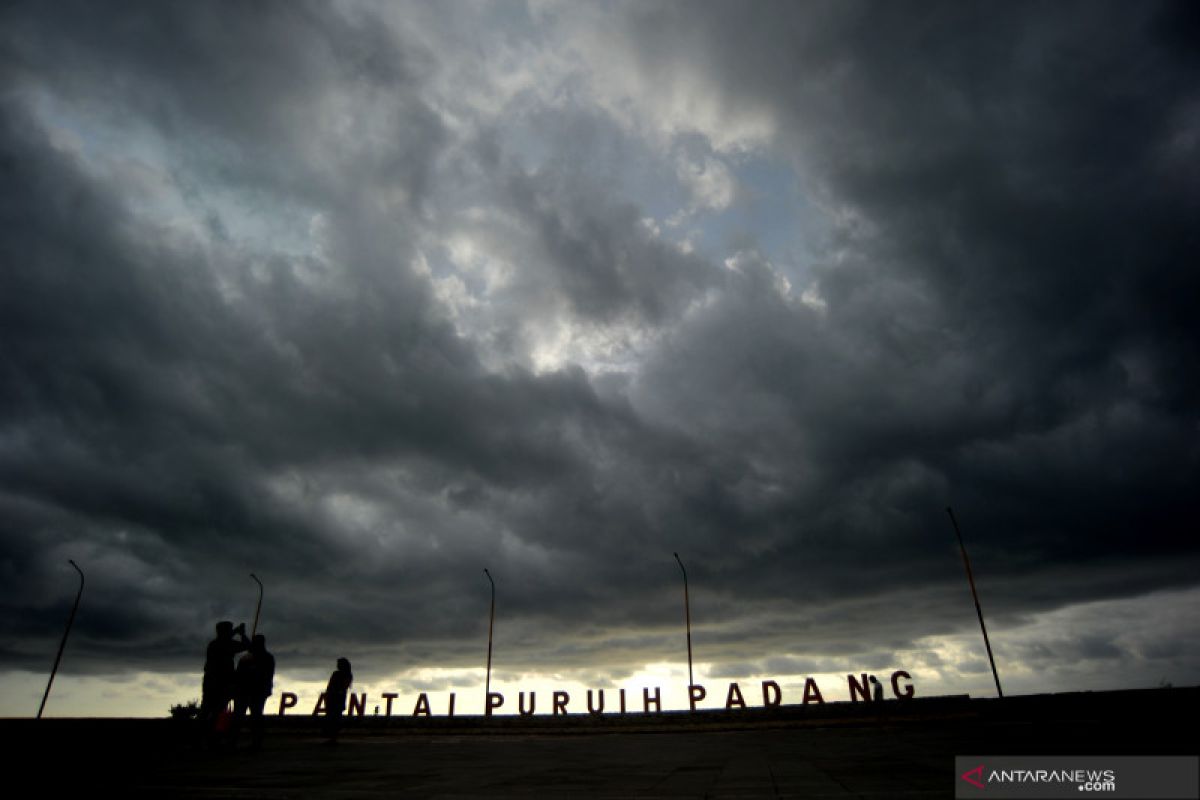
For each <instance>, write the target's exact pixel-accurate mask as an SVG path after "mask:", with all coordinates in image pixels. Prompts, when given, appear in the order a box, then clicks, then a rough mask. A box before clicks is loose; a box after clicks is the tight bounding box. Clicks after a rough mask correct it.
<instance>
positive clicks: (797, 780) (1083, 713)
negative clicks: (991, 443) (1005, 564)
mask: <svg viewBox="0 0 1200 800" xmlns="http://www.w3.org/2000/svg"><path fill="white" fill-rule="evenodd" d="M1196 700H1197V691H1196V690H1194V689H1176V690H1159V691H1153V692H1143V693H1129V692H1125V693H1097V694H1094V695H1093V694H1083V695H1068V696H1047V697H1042V698H1012V699H1011V700H1007V699H1006V700H1005V701H994V700H993V701H979V700H975V701H969V700H966V699H958V700H955V701H952V702H951V701H945V702H942V703H941V704H940V705H939V704H937V703H926V704H924V705H916V704H914V705H909V706H906V707H905V708H904V709H903V713H894V714H887V715H879V714H877V713H876V714H871V715H866V714H864V713H863V711H864V710H865V709H864V708H863V707H861V706H860V707H849V704H830V706H829V707H827V708H826V709H822V710H820V711H818V712H812V711H809V710H804V711H800V710H795V709H793V710H786V709H785V710H781V711H780V712H778V713H775V714H757V715H756V714H753V713H750V714H747V713H746V712H741V713H740V714H739V713H734V714H729V715H719V714H713V715H707V716H706V715H704V714H693V715H688V714H678V715H662V717H651V718H646V717H643V716H641V715H637V718H630V719H627V720H621V721H619V722H612V723H611V724H610V723H609V722H597V721H594V720H589V719H588V718H587V717H586V716H582V717H580V718H573V719H562V718H557V719H556V718H541V719H534V718H530V719H528V720H513V719H508V720H497V721H494V722H493V723H492V724H490V725H489V723H488V722H487V721H485V720H480V719H474V720H472V719H470V718H457V719H455V720H454V721H453V724H450V723H449V722H443V723H442V724H440V725H438V724H434V725H429V724H428V723H430V722H431V721H430V720H419V721H416V722H414V721H412V720H407V719H400V720H393V721H386V720H380V719H370V718H367V719H363V720H356V721H354V722H355V724H353V725H351V726H350V727H348V728H347V730H346V731H345V733H344V735H343V737H342V740H341V741H340V743H339V744H337V745H336V746H330V745H328V744H325V743H324V740H323V739H322V738H321V737H320V736H319V734H318V733H317V731H316V730H315V726H314V725H313V724H312V720H311V719H304V718H288V719H286V720H274V724H273V726H272V727H271V728H270V729H269V730H268V731H267V739H266V743H265V746H264V747H263V749H262V750H261V751H259V752H250V751H249V750H248V749H246V747H245V746H246V744H248V742H246V741H245V740H243V742H242V749H237V750H234V751H233V752H218V753H213V752H209V751H207V750H205V749H203V748H201V747H198V746H197V745H196V743H195V741H194V737H192V736H191V735H190V733H189V732H188V730H187V729H186V728H185V727H181V726H179V725H173V724H172V722H171V721H169V720H80V721H66V720H43V721H41V722H35V721H32V720H7V721H3V722H0V731H2V732H3V737H4V747H5V754H6V759H5V760H6V762H7V763H9V764H10V765H12V766H11V767H10V769H15V770H16V771H17V772H19V773H20V774H24V775H38V776H41V778H42V779H43V780H44V781H45V782H44V783H42V782H41V781H39V782H38V785H41V786H44V788H46V789H51V788H69V787H73V788H74V789H75V790H76V791H77V792H80V793H82V792H87V793H89V794H93V793H96V792H97V790H100V789H107V790H116V791H118V792H121V793H122V794H125V795H127V796H129V795H132V796H137V797H146V796H152V797H190V798H207V797H235V798H258V797H261V798H366V797H371V798H375V797H401V798H404V797H422V798H425V797H430V798H466V797H472V798H473V797H515V798H533V797H538V798H542V797H547V798H568V797H588V798H592V797H595V798H643V797H644V798H651V797H728V798H779V797H805V798H848V797H852V798H926V797H952V796H953V793H954V786H955V781H956V780H957V776H956V775H955V770H954V756H955V755H968V754H971V755H985V754H986V755H998V754H1010V755H1015V754H1022V755H1036V754H1046V755H1049V754H1063V755H1067V754H1109V755H1135V754H1156V755H1171V754H1195V753H1196V751H1197V741H1196V728H1195V724H1194V720H1195V711H1196ZM839 706H841V707H839ZM1179 721H1186V722H1187V723H1188V724H1187V725H1186V726H1177V725H1176V724H1175V723H1176V722H1179Z"/></svg>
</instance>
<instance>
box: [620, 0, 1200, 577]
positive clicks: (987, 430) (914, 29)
mask: <svg viewBox="0 0 1200 800" xmlns="http://www.w3.org/2000/svg"><path fill="white" fill-rule="evenodd" d="M710 10H711V11H712V12H713V13H710V14H695V15H693V14H691V13H690V12H688V11H687V10H685V9H683V8H681V7H678V6H673V5H672V6H650V7H640V8H639V9H637V10H635V11H634V13H633V16H634V18H635V19H634V22H633V24H632V25H631V26H630V31H631V36H633V37H634V39H635V40H636V41H637V43H638V46H637V47H636V49H635V52H636V53H638V54H639V55H640V56H641V57H642V58H643V59H644V62H643V63H642V65H641V66H642V67H643V68H644V69H646V70H647V71H650V72H657V73H665V74H667V75H669V74H670V73H671V72H672V71H675V70H678V71H682V72H690V73H693V74H694V73H699V74H702V75H704V76H705V78H707V79H708V80H709V81H711V86H713V87H718V88H719V90H721V91H724V92H725V93H726V94H727V97H728V105H729V106H730V107H731V108H733V109H735V110H736V109H738V108H745V109H751V108H756V107H767V108H770V109H771V110H772V112H773V113H774V115H775V116H776V118H777V121H778V126H779V130H778V134H777V139H778V144H779V146H780V147H782V148H783V149H784V150H785V151H786V152H788V153H789V154H790V155H791V157H792V158H793V159H794V160H795V161H796V163H798V164H800V165H801V166H802V168H803V169H804V170H805V171H806V172H808V173H809V174H811V175H813V176H814V177H816V178H817V179H818V180H819V181H820V182H821V183H822V184H823V185H824V187H825V189H824V192H825V193H826V195H827V196H826V198H825V199H826V200H827V202H828V203H830V204H831V205H832V206H834V207H835V208H837V209H838V210H839V211H840V212H841V213H843V214H845V215H846V216H847V218H848V219H849V220H850V222H848V223H847V224H846V225H845V226H844V227H843V228H842V229H841V230H840V231H838V233H837V234H836V238H835V240H834V242H833V243H832V247H833V249H834V250H835V251H836V256H835V257H833V258H830V259H829V260H828V261H827V262H826V263H823V264H818V265H816V268H817V275H818V277H819V280H820V288H821V292H822V295H823V297H824V298H825V300H826V301H827V303H828V312H827V317H826V318H825V319H824V320H822V321H821V323H820V324H819V326H816V323H813V322H812V321H806V320H804V319H802V318H800V317H798V316H797V315H794V314H788V315H782V314H781V315H780V316H779V319H777V320H772V321H771V322H769V323H767V322H763V321H762V314H763V306H762V305H761V304H752V305H749V306H748V307H747V310H746V311H740V310H739V309H736V308H729V309H722V310H718V311H715V312H714V313H720V314H727V315H728V316H729V318H728V319H725V320H718V321H712V322H705V323H703V324H704V325H706V326H708V327H707V328H706V329H705V330H702V331H697V332H693V331H689V330H686V329H685V330H681V331H680V332H679V336H678V339H679V340H680V341H681V342H684V341H686V344H685V345H684V346H685V347H687V348H688V349H689V352H690V353H692V354H694V356H695V358H696V360H694V361H693V360H689V359H685V360H682V361H681V360H680V359H677V358H675V357H670V358H668V359H664V362H663V366H664V367H665V368H666V369H669V370H672V371H671V373H670V377H671V382H670V384H669V385H668V386H666V387H653V388H647V390H646V391H647V392H654V393H657V392H662V393H663V396H662V397H661V398H659V399H658V400H657V401H656V402H658V403H659V404H660V405H661V407H662V408H663V409H670V410H671V411H673V412H674V414H675V415H676V416H677V417H678V416H679V415H680V412H684V413H686V412H687V411H690V410H691V409H693V408H694V407H695V406H700V405H702V404H700V403H689V401H690V400H693V399H694V398H705V399H708V398H714V397H715V398H719V399H718V402H728V406H729V408H728V411H729V412H730V413H728V414H724V415H722V414H719V413H713V412H712V411H711V409H708V408H705V409H704V410H703V411H701V410H700V409H697V411H696V413H697V415H699V416H698V419H699V420H700V421H701V422H703V421H707V420H708V419H711V418H716V419H718V420H724V419H730V418H732V412H733V410H734V407H735V406H736V405H739V404H740V402H739V401H743V398H744V402H749V403H755V404H756V405H755V406H754V408H755V409H756V410H757V409H758V408H766V409H770V408H771V407H772V405H773V406H774V410H775V414H776V415H777V416H778V417H780V418H786V419H788V421H789V422H792V423H793V424H794V426H795V431H796V435H795V439H794V442H795V444H796V453H797V461H796V462H795V464H796V467H803V466H808V467H810V468H811V469H812V470H813V471H814V472H815V474H816V480H817V481H818V482H819V483H820V484H822V485H823V487H824V488H823V491H828V492H831V493H832V494H825V495H824V505H825V509H826V510H825V511H823V512H818V516H817V517H816V519H815V520H814V519H813V512H811V511H809V512H808V513H807V514H806V515H805V516H806V518H807V519H808V520H813V521H816V522H817V528H818V530H823V531H825V532H835V531H836V532H840V533H841V534H842V535H843V536H846V537H847V539H844V540H843V541H848V540H853V541H856V542H860V543H863V540H862V538H861V537H867V541H870V537H871V536H879V537H881V538H880V540H879V541H877V542H875V543H874V545H875V547H876V548H877V549H884V550H886V551H887V552H889V558H891V557H893V556H894V555H895V553H893V552H892V550H891V548H892V547H898V548H899V547H902V548H903V550H902V551H901V552H907V553H910V554H911V553H912V552H913V550H918V551H927V550H928V545H924V544H921V543H920V542H918V541H913V539H914V538H916V537H919V535H920V534H921V532H923V533H924V535H928V533H929V528H930V527H934V526H937V527H940V526H942V525H944V520H937V519H936V516H937V515H936V514H935V513H931V512H933V511H935V510H936V509H937V508H938V507H939V506H940V505H941V504H940V503H939V502H938V499H937V498H939V497H942V498H945V499H946V500H953V501H954V502H956V503H959V504H961V505H962V506H963V507H965V508H967V509H970V510H969V511H968V512H967V514H968V515H969V516H968V518H969V519H970V523H971V535H972V537H973V538H975V539H976V541H977V542H978V544H977V546H978V547H980V548H982V551H981V552H982V553H984V554H986V557H987V558H988V560H989V564H990V568H991V569H993V570H997V571H1001V572H1012V573H1018V574H1019V573H1024V572H1026V571H1028V570H1030V569H1036V568H1037V567H1038V565H1039V562H1051V563H1053V562H1065V561H1068V560H1069V561H1076V562H1084V563H1087V562H1106V561H1109V560H1124V559H1133V560H1135V561H1136V560H1138V559H1147V560H1150V561H1157V560H1160V559H1161V560H1162V561H1165V562H1168V563H1169V562H1171V561H1173V560H1174V559H1176V558H1178V557H1183V556H1186V557H1187V558H1194V552H1195V550H1194V539H1193V537H1191V536H1189V535H1188V534H1187V533H1186V531H1187V530H1189V529H1190V528H1191V527H1192V526H1193V524H1194V521H1195V519H1196V510H1197V509H1196V506H1195V503H1194V501H1193V500H1191V499H1190V498H1189V492H1188V491H1187V486H1188V484H1189V483H1191V482H1192V481H1193V480H1194V478H1195V475H1196V469H1197V465H1198V460H1197V459H1198V455H1200V449H1198V446H1197V444H1198V441H1197V425H1196V417H1195V408H1196V403H1195V400H1196V390H1197V381H1196V372H1195V369H1194V368H1193V367H1192V366H1191V365H1193V364H1194V363H1195V360H1196V355H1197V330H1196V326H1195V322H1194V316H1193V315H1192V313H1191V311H1190V310H1189V306H1190V304H1191V303H1190V300H1189V299H1187V298H1190V297H1191V296H1193V295H1195V294H1196V290H1197V285H1196V281H1197V278H1196V271H1195V269H1194V268H1193V267H1192V264H1193V263H1194V262H1195V260H1196V250H1197V242H1196V237H1195V234H1194V233H1192V232H1191V229H1192V227H1194V226H1192V225H1191V220H1192V219H1194V217H1195V213H1196V211H1197V190H1196V184H1195V183H1194V182H1189V181H1187V180H1181V179H1180V170H1189V169H1190V166H1189V164H1190V163H1191V162H1192V161H1193V160H1194V157H1195V147H1196V139H1195V119H1194V113H1195V112H1194V109H1195V103H1196V102H1197V93H1196V90H1195V86H1196V85H1197V84H1196V77H1197V75H1196V65H1195V61H1194V59H1191V58H1187V57H1181V54H1180V52H1179V51H1178V49H1176V48H1174V47H1169V46H1166V44H1165V42H1164V41H1163V36H1164V33H1165V31H1166V30H1167V29H1168V28H1169V27H1170V26H1169V25H1168V24H1167V23H1166V20H1167V19H1168V18H1169V16H1170V15H1171V14H1174V13H1176V11H1175V9H1174V8H1168V9H1166V10H1165V11H1163V10H1159V9H1149V8H1144V7H1138V8H1131V7H1123V6H1100V7H1097V6H1094V5H1092V6H1087V7H1086V8H1081V7H1076V6H1064V5H1057V6H1054V7H1051V8H1042V7H1038V6H1019V7H1017V10H1018V11H1019V13H1014V9H1013V8H1005V9H1000V8H993V7H989V6H983V5H967V4H951V5H934V4H922V5H920V6H888V5H882V4H868V5H859V6H853V7H850V6H846V5H844V4H838V5H831V6H812V5H798V4H787V5H783V6H768V5H763V6H759V7H756V8H755V10H754V11H753V12H751V13H745V14H743V13H742V11H741V10H740V9H734V8H733V6H731V5H729V6H726V5H716V6H713V7H712V8H711V9H710ZM1172 35H1176V34H1172ZM731 305H732V304H731ZM750 326H759V327H760V328H761V329H762V330H761V331H759V330H755V329H754V328H751V327H750ZM730 331H737V332H738V334H739V335H735V336H734V337H732V338H730V337H729V336H728V334H729V332H730ZM748 331H749V332H748ZM810 331H811V332H810ZM818 331H819V332H818ZM696 334H698V335H696ZM700 353H705V355H706V358H705V360H704V368H703V369H699V368H689V367H688V366H687V365H688V364H699V363H700V362H699V360H698V359H699V354H700ZM648 372H650V374H651V375H654V374H655V373H654V370H653V369H650V370H648ZM730 386H735V387H738V391H739V392H740V395H738V399H736V400H735V399H734V397H733V396H731V394H730V392H729V391H728V387H730ZM681 387H682V389H683V391H680V392H678V394H676V392H675V390H677V389H679V388H681ZM681 397H682V402H679V400H680V398H681ZM766 413H771V412H770V411H767V412H766ZM756 418H761V417H756ZM718 424H719V426H720V428H721V430H723V431H729V430H730V428H729V426H728V425H724V424H721V423H718ZM770 430H771V431H772V432H773V433H776V434H777V433H779V432H780V431H781V430H784V431H786V430H787V428H786V427H771V428H770ZM744 443H745V444H747V445H749V446H751V447H752V446H753V442H752V441H745V442H744ZM735 446H736V443H735V442H732V441H731V442H730V443H729V448H730V449H733V448H734V447H735ZM740 452H743V453H744V452H747V450H746V448H745V447H743V448H741V450H740ZM773 452H775V453H776V454H778V451H777V450H774V451H773ZM801 454H803V455H801ZM809 459H811V461H812V462H815V463H809ZM802 472H803V470H802V469H792V470H790V473H791V474H792V475H793V476H798V475H800V474H802ZM797 479H798V478H797ZM961 510H962V509H961V508H960V511H961ZM931 517H932V519H931ZM799 527H802V528H804V527H809V526H807V525H804V526H799ZM860 528H861V530H860ZM872 531H873V532H875V533H871V532H872ZM885 531H886V534H885V533H884V532H885ZM839 538H840V537H839ZM803 540H804V537H803V534H800V535H798V536H797V537H796V541H797V542H800V541H803ZM799 555H800V553H799V551H797V553H796V556H797V557H799ZM911 557H912V556H911V555H910V556H902V559H903V560H905V561H907V560H908V559H909V558H911ZM1184 575H1185V573H1179V572H1175V571H1173V570H1170V569H1168V570H1167V572H1166V573H1164V574H1161V575H1160V574H1158V573H1155V572H1150V573H1149V574H1147V576H1146V583H1145V586H1146V587H1147V588H1149V587H1151V586H1154V585H1156V584H1157V582H1158V581H1160V580H1161V581H1170V580H1183V579H1185V577H1184ZM1169 576H1170V577H1169ZM893 578H894V579H896V580H902V579H903V578H902V575H901V574H900V573H895V574H894V575H893ZM1075 592H1079V594H1081V595H1086V594H1087V593H1088V589H1087V588H1086V587H1077V588H1076V589H1075V590H1074V591H1072V594H1074V593H1075ZM1062 599H1067V598H1066V597H1064V598H1062Z"/></svg>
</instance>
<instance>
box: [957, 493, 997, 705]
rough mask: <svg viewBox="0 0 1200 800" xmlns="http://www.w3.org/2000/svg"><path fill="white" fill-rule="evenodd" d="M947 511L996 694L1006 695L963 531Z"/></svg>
mask: <svg viewBox="0 0 1200 800" xmlns="http://www.w3.org/2000/svg"><path fill="white" fill-rule="evenodd" d="M946 513H947V514H949V515H950V523H951V524H952V525H953V526H954V535H955V536H957V537H958V549H959V550H961V551H962V557H963V566H965V567H966V568H967V582H968V583H970V584H971V597H973V598H974V599H975V613H976V614H978V615H979V629H980V630H981V631H983V646H984V647H986V648H987V654H988V661H989V662H990V663H991V665H992V678H993V679H995V681H996V694H998V695H999V696H1000V697H1004V691H1003V690H1002V689H1001V688H1000V675H999V673H997V672H996V659H994V658H992V643H991V642H990V641H988V635H987V626H986V625H984V624H983V609H982V608H980V607H979V593H978V592H976V591H975V576H974V575H972V574H971V559H969V558H967V548H966V545H964V544H963V538H962V533H961V532H960V531H959V530H958V520H956V519H955V518H954V511H953V510H952V509H951V508H950V506H946Z"/></svg>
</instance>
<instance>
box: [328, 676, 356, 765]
mask: <svg viewBox="0 0 1200 800" xmlns="http://www.w3.org/2000/svg"><path fill="white" fill-rule="evenodd" d="M352 683H354V674H353V673H352V672H351V671H350V661H349V660H348V659H345V658H339V659H338V660H337V670H335V671H334V673H333V674H332V675H330V676H329V683H328V685H326V687H325V735H326V736H327V737H328V738H329V744H337V735H338V731H340V730H341V728H342V712H344V711H345V710H346V694H347V693H348V692H349V691H350V685H351V684H352Z"/></svg>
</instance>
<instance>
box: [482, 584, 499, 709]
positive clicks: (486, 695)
mask: <svg viewBox="0 0 1200 800" xmlns="http://www.w3.org/2000/svg"><path fill="white" fill-rule="evenodd" d="M483 574H484V575H487V579H488V583H490V584H491V585H492V613H491V616H490V617H488V659H487V678H486V679H485V680H484V685H483V708H484V710H485V712H486V710H487V705H488V701H489V700H491V697H492V628H493V627H495V624H496V582H495V581H494V580H492V573H490V572H488V571H487V568H486V567H484V570H483Z"/></svg>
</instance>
